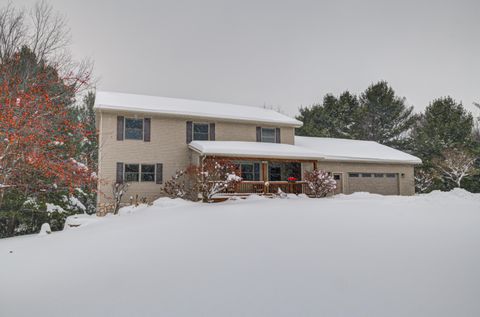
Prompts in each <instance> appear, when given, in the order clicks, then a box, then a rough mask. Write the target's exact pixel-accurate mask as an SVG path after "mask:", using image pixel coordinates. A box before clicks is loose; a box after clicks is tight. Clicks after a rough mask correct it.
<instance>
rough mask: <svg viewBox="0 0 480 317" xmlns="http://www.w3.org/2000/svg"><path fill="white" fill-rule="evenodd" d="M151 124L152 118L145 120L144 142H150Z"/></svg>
mask: <svg viewBox="0 0 480 317" xmlns="http://www.w3.org/2000/svg"><path fill="white" fill-rule="evenodd" d="M151 122H152V120H151V119H150V118H145V119H143V141H145V142H150V130H151V126H152V125H151Z"/></svg>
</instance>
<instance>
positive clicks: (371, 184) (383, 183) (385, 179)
mask: <svg viewBox="0 0 480 317" xmlns="http://www.w3.org/2000/svg"><path fill="white" fill-rule="evenodd" d="M347 192H348V193H349V194H351V193H354V192H369V193H373V194H381V195H398V194H399V188H398V174H396V173H348V190H347Z"/></svg>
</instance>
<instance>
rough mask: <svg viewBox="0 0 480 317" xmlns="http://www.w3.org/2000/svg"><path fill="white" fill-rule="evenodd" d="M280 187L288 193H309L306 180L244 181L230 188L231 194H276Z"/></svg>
mask: <svg viewBox="0 0 480 317" xmlns="http://www.w3.org/2000/svg"><path fill="white" fill-rule="evenodd" d="M278 189H280V190H281V191H282V192H284V193H287V194H308V187H307V184H306V182H304V181H296V182H287V181H270V182H268V183H265V182H263V181H242V182H240V183H238V184H237V185H236V186H235V187H233V188H230V189H228V191H227V192H228V193H231V194H276V193H278Z"/></svg>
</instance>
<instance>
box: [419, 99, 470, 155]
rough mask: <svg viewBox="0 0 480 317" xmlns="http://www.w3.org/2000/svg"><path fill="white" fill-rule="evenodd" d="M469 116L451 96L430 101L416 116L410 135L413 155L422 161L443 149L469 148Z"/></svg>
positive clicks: (439, 153)
mask: <svg viewBox="0 0 480 317" xmlns="http://www.w3.org/2000/svg"><path fill="white" fill-rule="evenodd" d="M472 136H473V117H472V115H471V114H470V113H468V112H467V111H466V110H465V108H464V107H463V106H462V104H461V103H457V102H456V101H455V100H453V99H452V98H451V97H444V98H439V99H436V100H434V101H433V102H431V103H430V105H429V106H428V107H427V108H426V109H425V113H423V114H422V115H420V116H419V119H418V121H417V122H416V124H415V126H414V128H413V131H412V134H411V139H412V142H411V145H412V147H413V148H412V150H413V152H414V153H415V154H416V155H417V156H419V157H420V158H421V159H422V160H424V161H427V162H428V161H430V160H431V159H432V158H433V157H436V156H440V155H441V153H442V151H443V150H445V149H447V148H467V149H470V148H472V144H473V138H472Z"/></svg>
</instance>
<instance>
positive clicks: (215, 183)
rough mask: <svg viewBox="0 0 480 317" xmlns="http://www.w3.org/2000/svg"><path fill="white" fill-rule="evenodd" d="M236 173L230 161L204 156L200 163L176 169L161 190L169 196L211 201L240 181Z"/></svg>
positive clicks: (235, 168)
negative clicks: (183, 168)
mask: <svg viewBox="0 0 480 317" xmlns="http://www.w3.org/2000/svg"><path fill="white" fill-rule="evenodd" d="M237 173H238V171H237V167H236V166H235V165H234V164H232V163H231V162H230V161H227V160H215V159H210V158H206V159H204V160H203V161H202V163H201V164H200V165H190V166H189V167H187V168H186V169H185V170H180V171H177V173H176V174H175V175H174V176H173V177H172V179H171V180H169V181H167V182H166V183H165V186H164V189H163V190H164V192H165V193H166V194H167V195H168V196H169V197H180V198H186V199H192V200H196V199H198V197H199V196H200V197H201V199H202V201H203V202H211V201H212V199H213V196H214V195H216V194H219V193H221V192H224V191H225V190H228V189H230V188H234V187H235V185H236V184H238V183H239V182H241V181H242V178H241V177H240V176H238V175H237Z"/></svg>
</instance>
